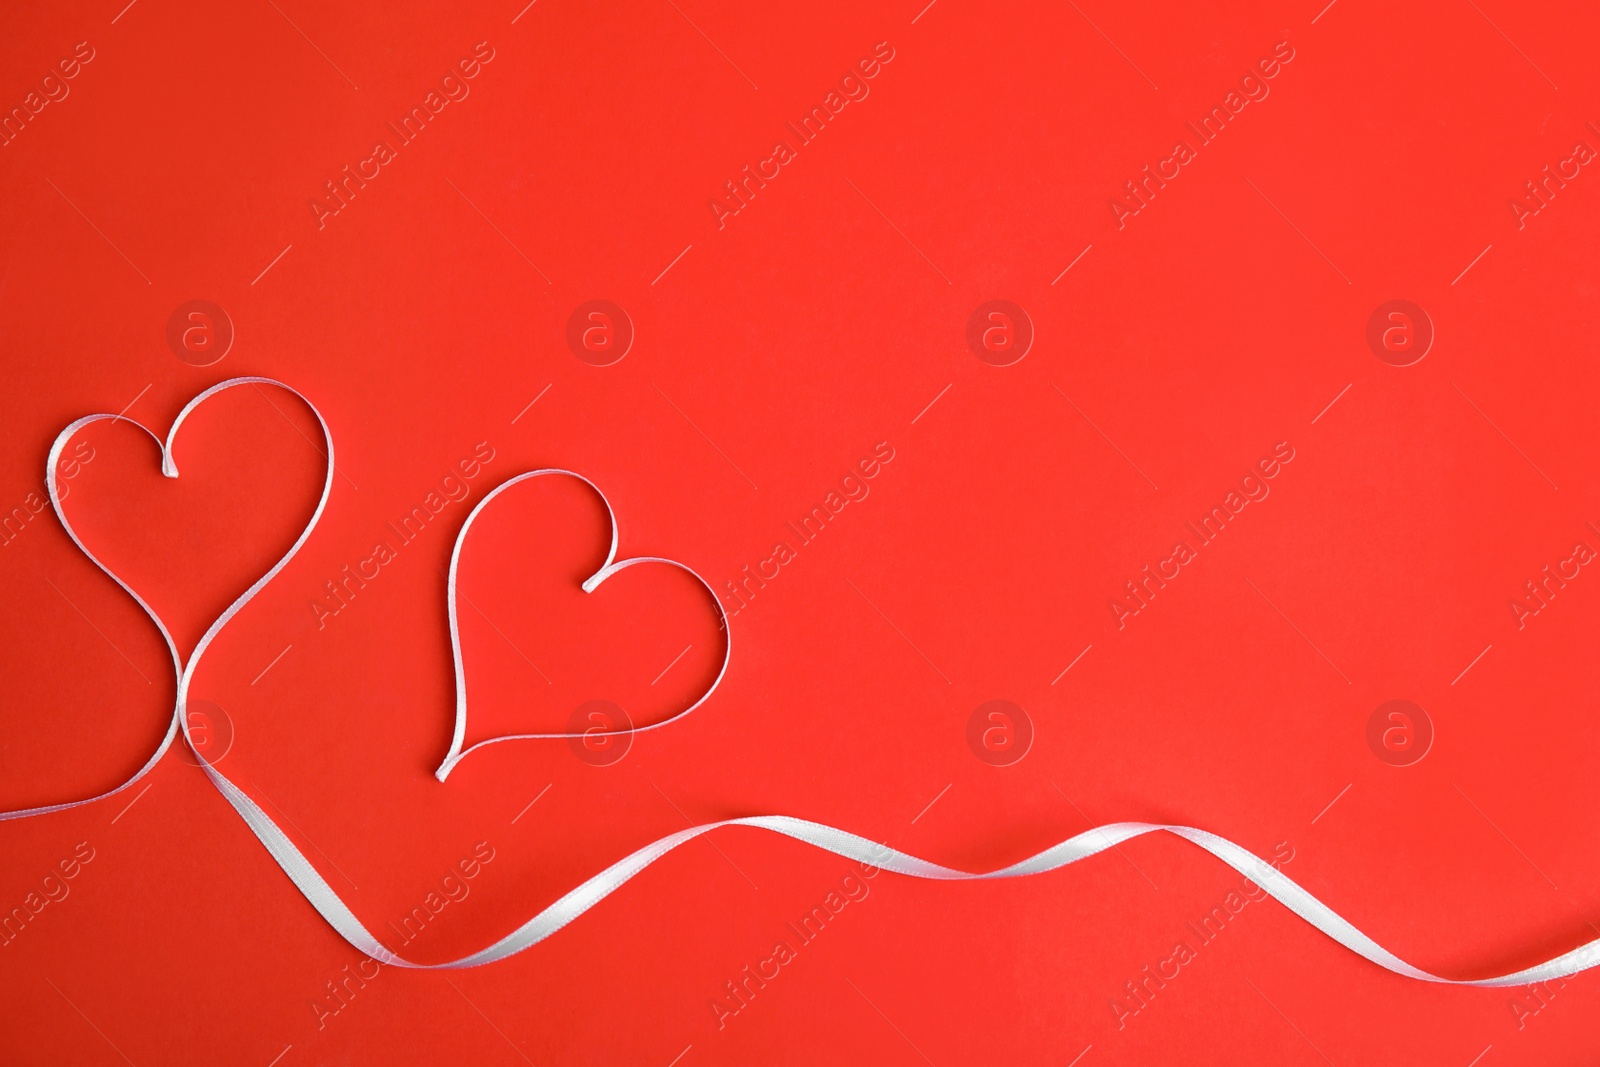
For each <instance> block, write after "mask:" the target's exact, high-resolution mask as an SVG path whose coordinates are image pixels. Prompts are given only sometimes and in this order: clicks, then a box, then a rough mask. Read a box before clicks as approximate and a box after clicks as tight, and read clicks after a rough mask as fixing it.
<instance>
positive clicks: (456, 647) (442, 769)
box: [434, 467, 733, 782]
mask: <svg viewBox="0 0 1600 1067" xmlns="http://www.w3.org/2000/svg"><path fill="white" fill-rule="evenodd" d="M549 477H563V478H574V479H576V480H578V481H580V482H582V483H583V484H584V485H587V486H588V487H589V488H590V489H593V490H594V491H595V493H596V495H598V496H599V497H600V502H601V503H602V504H603V505H604V506H605V512H606V521H607V523H608V524H609V526H610V528H611V547H610V549H609V550H608V551H607V552H606V558H605V562H604V563H602V564H601V566H600V569H599V570H597V571H595V572H594V574H592V575H590V576H589V577H588V578H586V579H584V581H583V583H582V589H583V591H584V592H585V593H594V592H595V591H596V590H597V589H599V588H600V586H601V584H602V583H604V582H605V581H606V580H607V579H608V578H610V577H612V576H613V575H615V574H618V573H620V572H622V571H625V570H627V569H628V568H629V567H636V566H639V565H640V564H645V563H658V564H664V565H666V566H669V567H675V568H677V569H678V570H681V571H683V572H684V573H686V574H688V575H689V576H690V577H692V578H693V579H694V580H695V581H697V582H699V583H700V585H702V586H703V587H704V588H705V590H706V593H707V594H708V595H709V596H710V598H711V602H712V603H713V604H715V605H716V608H717V615H718V625H719V629H720V630H721V632H722V635H723V640H722V647H723V652H722V663H721V664H720V665H719V666H718V668H717V675H716V678H715V679H713V680H712V682H711V684H710V685H709V686H708V687H707V688H706V690H705V691H704V692H703V693H701V694H700V696H699V697H698V698H697V699H696V700H695V701H694V702H693V703H691V704H689V705H688V706H687V707H685V708H683V709H681V710H679V711H676V712H674V713H673V714H671V715H669V716H668V717H666V718H664V719H660V720H658V721H656V722H653V723H649V724H647V725H644V726H629V727H624V728H622V729H615V730H599V729H594V728H591V729H588V730H585V731H582V732H579V733H526V734H503V735H501V736H499V737H491V738H489V739H487V740H484V741H479V742H477V743H476V744H474V745H472V746H470V747H466V748H463V746H464V745H465V744H466V736H467V678H466V665H465V662H464V661H463V659H462V653H461V629H460V624H459V621H458V618H457V606H456V599H457V593H456V589H457V575H458V571H459V569H460V564H461V551H462V548H463V547H464V546H465V544H466V541H467V535H468V534H470V533H471V532H472V526H473V523H474V522H476V521H477V519H478V516H480V515H481V514H483V511H484V509H485V508H487V507H488V506H489V505H490V504H492V503H493V502H494V500H495V498H496V497H498V496H500V494H502V493H504V492H506V491H507V490H508V489H511V488H513V487H515V486H517V485H520V484H521V483H523V482H527V481H529V480H531V479H534V478H549ZM447 600H448V615H449V622H450V651H451V653H452V655H453V656H454V658H455V674H456V724H455V732H454V734H453V735H452V737H451V739H450V750H449V751H448V752H447V753H446V754H445V758H444V761H443V762H442V763H440V764H439V768H438V770H436V771H434V777H436V778H438V779H439V781H441V782H442V781H444V780H445V779H446V778H448V777H449V776H450V772H451V771H452V770H454V769H455V767H456V765H457V764H458V763H460V762H461V761H462V760H463V759H466V758H467V757H468V756H470V755H471V754H472V753H474V752H477V751H479V750H480V749H483V748H485V747H487V746H489V745H495V744H499V743H501V742H504V741H549V740H570V739H574V738H580V739H587V740H591V741H592V740H593V739H595V738H602V737H618V736H622V735H632V734H639V733H644V732H646V731H649V730H657V729H660V728H661V727H663V726H666V725H667V724H669V723H674V722H677V721H678V720H679V719H682V718H683V717H684V716H685V715H688V714H689V713H690V712H692V711H694V710H695V709H696V708H698V707H699V706H700V705H702V704H704V703H705V702H706V701H707V700H709V699H710V698H711V694H712V693H713V692H715V691H716V689H717V686H719V685H721V684H722V678H723V676H724V675H725V674H727V671H728V662H729V660H730V659H731V658H732V654H733V646H732V643H731V642H730V640H729V632H728V617H727V614H726V613H725V612H724V611H723V608H722V604H721V603H720V602H719V601H718V600H717V596H716V593H715V591H714V590H712V588H711V585H710V583H709V582H707V581H706V580H705V579H704V578H702V577H701V576H700V575H699V574H698V573H696V572H695V571H694V569H693V568H691V567H689V566H687V565H685V564H683V563H680V562H679V561H677V560H674V559H665V558H663V557H661V556H633V557H631V558H628V559H623V560H618V559H617V517H616V514H615V513H614V512H613V511H612V510H611V502H610V501H609V500H607V499H606V495H605V493H604V492H603V491H602V490H601V489H600V487H599V486H598V485H596V484H595V483H594V482H592V481H590V480H589V479H588V478H585V477H584V476H583V475H581V474H578V473H576V472H574V471H569V470H561V469H559V468H553V467H552V468H545V469H543V470H536V471H528V472H527V473H524V474H519V475H517V476H516V477H514V478H509V479H507V480H506V481H504V482H502V483H501V484H499V485H497V486H495V488H494V489H493V490H492V491H490V492H489V494H488V495H487V496H485V497H484V498H483V499H482V500H480V501H479V502H478V506H477V507H475V508H473V509H472V513H471V514H470V515H468V516H467V521H466V522H464V523H463V524H462V526H461V531H460V532H459V533H458V534H457V535H456V543H455V547H454V549H453V550H452V551H451V553H450V573H449V587H448V595H447Z"/></svg>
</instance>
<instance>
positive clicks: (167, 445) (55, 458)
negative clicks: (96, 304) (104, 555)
mask: <svg viewBox="0 0 1600 1067" xmlns="http://www.w3.org/2000/svg"><path fill="white" fill-rule="evenodd" d="M241 385H272V386H277V387H278V388H279V389H283V390H286V391H288V392H290V393H293V394H294V395H295V396H296V397H299V398H300V400H301V401H302V402H304V403H305V405H306V406H307V407H308V408H310V409H311V412H312V414H314V415H316V417H317V425H318V426H320V427H321V428H322V437H323V440H324V441H325V442H326V444H327V460H328V464H327V470H326V472H325V473H324V477H323V482H322V492H321V494H320V495H319V496H318V498H317V506H316V509H315V510H314V511H312V513H311V517H310V518H309V519H308V520H307V522H306V524H305V526H304V527H303V528H302V529H301V531H300V535H299V536H298V537H296V538H295V541H294V544H293V545H291V546H290V548H289V550H288V551H287V552H285V553H284V554H283V556H282V557H281V558H280V559H279V560H278V561H277V562H276V563H274V564H273V565H272V566H271V567H270V568H268V570H267V571H266V573H264V574H262V575H261V577H259V578H257V579H256V580H255V581H254V582H253V583H251V585H250V587H249V588H248V589H246V590H245V591H244V592H243V593H241V594H240V595H239V596H238V597H237V598H236V599H235V600H234V601H233V603H231V604H229V605H228V607H227V608H226V609H225V610H224V611H223V612H222V614H221V615H219V616H217V618H216V620H215V621H213V622H212V623H211V625H210V626H208V627H207V628H206V631H205V633H204V634H203V635H202V636H201V638H200V640H199V641H198V642H197V643H196V644H195V647H194V651H193V652H191V653H190V655H189V658H188V660H187V662H186V661H185V660H184V657H183V655H182V653H180V652H179V651H178V645H177V642H176V641H174V640H173V637H172V633H171V630H170V629H169V628H168V626H167V624H166V622H165V620H163V619H162V618H161V616H160V614H159V613H158V612H157V611H156V610H155V608H153V607H151V606H150V604H149V602H148V601H146V600H145V598H144V597H142V596H140V595H139V592H138V591H137V590H136V589H134V588H133V586H131V585H129V584H128V583H127V582H126V581H124V580H123V579H122V577H121V576H120V575H118V574H117V573H116V572H115V571H113V570H112V569H111V568H110V567H108V566H106V564H105V563H104V562H103V561H102V560H101V559H100V557H98V556H96V555H95V554H94V553H93V552H92V551H90V549H89V546H88V545H86V544H84V542H83V538H82V537H80V536H79V534H78V531H77V530H76V529H75V528H74V527H73V525H72V523H71V521H69V520H68V519H67V514H66V512H65V511H64V510H63V509H62V506H61V491H60V485H59V483H58V481H57V472H58V471H59V469H60V461H61V455H62V452H63V450H64V449H65V448H66V447H67V444H68V442H70V441H71V440H72V438H73V437H74V436H75V435H76V434H77V433H78V431H80V430H82V429H83V428H84V427H85V426H89V425H92V424H93V423H96V422H105V421H111V422H126V423H128V424H130V425H132V426H137V427H138V428H139V429H140V430H143V431H144V432H145V433H146V434H149V435H150V439H151V440H152V441H154V442H155V443H156V444H157V446H159V448H160V449H161V473H162V475H163V476H165V477H167V478H176V477H178V465H177V463H176V461H175V460H174V459H173V455H172V444H173V441H175V440H176V439H177V436H178V431H179V430H181V429H182V428H183V424H184V421H185V420H187V419H188V418H189V416H190V415H191V414H192V413H193V412H194V410H195V409H196V408H198V407H199V406H200V405H201V404H203V403H205V402H206V401H207V400H209V399H211V398H212V397H214V396H216V395H217V394H218V393H221V392H224V391H226V390H228V389H233V388H235V387H237V386H241ZM333 471H334V466H333V436H332V434H330V433H329V431H328V424H327V422H326V421H324V420H323V418H322V413H321V412H319V411H318V410H317V408H316V405H315V404H313V403H311V401H309V400H307V399H306V398H305V396H304V395H302V394H301V393H300V392H299V391H298V390H296V389H294V388H292V387H291V386H288V385H285V384H283V383H282V382H280V381H276V380H274V379H272V378H259V377H242V378H230V379H229V380H227V381H225V382H219V383H218V384H216V385H213V386H212V387H211V388H209V389H207V390H205V391H204V392H202V393H200V394H199V395H198V396H196V397H195V398H194V399H193V400H190V401H189V402H188V403H187V404H185V405H184V406H183V410H182V411H180V412H178V417H177V418H175V419H173V420H172V426H171V428H169V429H168V430H167V436H166V439H165V440H163V439H162V438H160V437H158V436H156V434H155V433H154V432H153V431H152V430H151V429H150V428H149V427H147V426H145V425H144V424H143V423H141V422H137V421H135V420H134V419H130V418H128V417H127V416H125V415H110V414H98V415H85V416H84V417H83V418H81V419H77V420H76V421H74V422H72V423H71V424H70V425H69V426H67V428H66V429H64V430H62V431H61V433H60V434H58V435H57V437H56V439H55V443H54V444H52V445H51V446H50V456H49V458H48V459H47V460H46V467H45V488H46V490H47V491H48V493H49V496H50V506H51V507H52V508H54V509H55V513H56V518H57V519H59V520H60V521H61V527H62V529H64V530H66V532H67V536H68V537H70V538H72V543H73V544H75V545H77V546H78V549H79V550H80V551H81V552H82V553H83V554H84V555H85V556H87V557H88V558H89V562H91V563H93V564H94V565H95V566H96V567H98V568H100V570H101V571H103V572H105V574H106V576H107V577H109V578H110V579H111V580H112V581H114V582H116V583H117V584H118V585H119V586H121V587H122V588H123V590H124V591H125V592H126V593H127V594H128V595H129V596H130V597H132V598H133V599H134V602H135V603H137V604H138V605H139V607H140V608H141V609H143V611H144V613H145V614H146V615H148V616H149V617H150V621H151V622H153V623H155V625H156V629H157V630H159V631H160V633H161V639H162V640H163V641H165V642H166V645H167V650H168V651H169V652H170V653H171V654H172V669H173V673H174V675H175V676H176V678H177V682H178V691H177V699H176V700H175V701H174V704H173V710H172V721H171V722H169V723H168V724H167V731H166V734H165V735H164V736H163V737H162V739H161V744H160V745H158V746H157V747H156V750H155V752H154V753H153V754H152V755H151V756H150V758H149V759H148V760H146V761H145V763H144V765H143V766H142V767H140V768H139V770H138V771H137V772H135V773H134V775H133V777H131V778H129V779H128V780H127V781H125V782H123V783H122V784H121V785H119V786H117V787H116V788H114V789H111V790H108V791H107V792H104V793H99V794H97V795H95V796H92V797H87V798H85V799H83V800H71V801H66V802H63V803H59V804H45V805H42V806H40V807H35V808H24V809H21V810H18V811H7V812H0V822H3V821H5V820H7V819H21V818H25V817H27V816H30V815H45V814H48V813H50V812H53V811H65V810H67V809H69V808H76V807H80V806H82V805H84V804H92V803H94V802H95V801H97V800H104V799H106V798H107V797H112V796H116V795H117V794H118V793H120V792H122V791H123V790H124V789H127V788H128V787H129V786H131V785H133V784H134V783H136V782H138V781H139V780H140V779H141V778H143V777H144V776H145V775H146V774H148V773H150V770H151V769H152V768H153V767H155V765H156V764H157V763H159V762H161V757H162V756H164V755H166V753H167V749H169V748H171V747H172V742H173V740H174V738H176V737H177V734H178V731H179V730H180V729H181V730H183V731H184V733H185V737H186V738H187V734H188V722H187V714H186V708H187V704H188V692H189V681H190V679H191V678H192V677H193V675H194V671H195V668H196V667H197V666H198V665H199V662H200V658H201V656H202V655H203V654H204V653H205V650H206V649H207V648H208V647H210V645H211V642H212V641H213V640H215V639H216V636H217V634H218V633H220V632H221V631H222V628H223V627H224V626H226V625H227V624H228V622H229V620H230V619H232V618H233V617H234V616H235V615H237V614H238V613H239V610H240V609H241V608H243V607H244V606H245V605H246V604H248V603H249V602H250V601H251V600H252V599H253V598H254V597H255V595H256V594H257V593H259V592H260V591H261V590H262V589H263V588H264V587H265V586H266V584H267V583H268V582H270V581H272V579H273V578H275V577H277V575H278V572H279V571H281V570H283V568H284V567H285V566H286V565H287V564H288V562H289V561H290V560H291V559H293V558H294V556H295V553H297V552H299V551H300V547H301V546H302V545H304V544H305V543H306V539H307V538H309V537H310V536H311V531H312V530H313V529H315V528H316V525H317V521H318V520H319V519H321V518H322V512H323V509H324V508H326V507H327V504H328V494H329V492H330V491H331V490H332V489H333ZM191 747H193V746H192V745H191ZM202 765H204V766H207V767H209V764H205V762H204V760H202Z"/></svg>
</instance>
